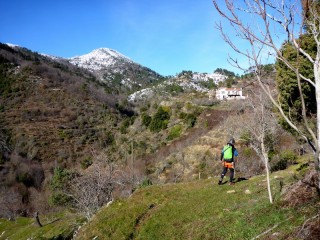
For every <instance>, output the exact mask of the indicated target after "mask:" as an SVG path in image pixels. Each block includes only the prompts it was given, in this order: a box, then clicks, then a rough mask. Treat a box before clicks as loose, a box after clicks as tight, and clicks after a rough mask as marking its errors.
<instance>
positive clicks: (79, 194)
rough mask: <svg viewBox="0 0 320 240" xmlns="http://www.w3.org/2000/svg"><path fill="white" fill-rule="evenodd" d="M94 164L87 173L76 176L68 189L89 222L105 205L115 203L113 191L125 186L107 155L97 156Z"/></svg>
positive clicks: (119, 172)
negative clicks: (117, 187)
mask: <svg viewBox="0 0 320 240" xmlns="http://www.w3.org/2000/svg"><path fill="white" fill-rule="evenodd" d="M92 153H93V156H94V163H93V164H92V165H91V166H90V167H89V168H88V169H87V170H86V172H84V173H82V174H79V175H78V176H76V177H75V178H74V179H73V180H72V182H71V184H70V187H69V189H68V195H69V196H70V197H71V198H72V199H73V202H74V206H75V207H76V208H77V209H78V210H79V211H80V213H82V214H83V215H84V216H85V217H86V218H87V219H88V220H89V219H90V218H91V217H92V216H93V215H94V213H95V212H96V211H97V210H98V209H99V208H100V207H102V206H103V205H104V204H106V203H108V202H111V201H113V191H114V190H115V188H116V186H117V185H123V183H122V180H123V179H124V177H123V176H122V173H121V171H119V170H117V168H116V167H117V166H116V165H115V163H114V162H112V161H111V160H110V159H109V158H108V156H107V155H106V154H105V153H100V154H96V153H95V152H94V151H93V152H92Z"/></svg>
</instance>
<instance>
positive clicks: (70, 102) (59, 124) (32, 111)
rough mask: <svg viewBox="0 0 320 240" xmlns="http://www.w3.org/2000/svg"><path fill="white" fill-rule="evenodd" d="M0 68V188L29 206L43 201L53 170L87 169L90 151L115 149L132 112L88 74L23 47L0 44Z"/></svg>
mask: <svg viewBox="0 0 320 240" xmlns="http://www.w3.org/2000/svg"><path fill="white" fill-rule="evenodd" d="M0 71H1V79H0V83H1V84H0V92H1V96H0V108H1V115H0V124H1V125H0V127H1V130H0V134H1V142H0V149H1V156H0V181H1V189H0V191H1V194H3V193H4V192H12V194H14V196H16V195H17V196H16V197H15V198H16V199H15V201H16V202H9V204H10V205H12V204H15V205H16V206H17V208H20V207H21V209H29V210H31V209H30V208H36V207H37V206H38V207H39V204H40V205H43V204H45V202H47V199H46V198H47V197H46V194H45V193H44V192H43V191H45V190H49V185H50V178H51V176H52V174H53V171H54V169H56V168H62V169H63V168H68V169H81V168H86V167H88V166H89V165H90V162H91V161H92V160H90V159H91V158H92V149H95V150H96V151H98V150H101V149H105V148H108V149H110V151H111V152H115V151H112V148H113V147H114V141H115V134H116V133H117V132H118V131H119V126H118V123H119V122H121V121H122V120H123V119H126V118H127V117H128V116H127V115H126V114H131V115H132V114H133V112H132V111H130V110H126V109H125V108H123V109H121V110H119V109H118V108H117V106H118V105H117V104H118V102H119V101H121V99H123V97H121V96H119V95H117V96H114V95H110V94H107V93H106V92H105V86H104V85H102V84H100V83H99V81H97V80H96V78H95V76H94V75H92V74H91V73H90V72H88V71H86V70H84V69H80V68H78V67H75V66H74V65H72V64H70V63H67V62H63V63H62V62H61V61H59V62H57V61H54V60H52V59H50V58H48V57H46V56H43V55H40V54H37V53H34V52H31V51H30V50H28V49H24V48H20V47H18V48H17V47H14V48H12V47H9V46H8V45H5V44H1V45H0ZM9 195H10V194H9ZM37 195H40V196H42V197H43V198H41V201H43V202H41V201H40V200H39V202H41V203H39V204H38V203H36V199H37V197H36V196H37ZM10 197H11V196H10ZM10 197H9V198H10ZM19 199H20V200H21V199H22V201H20V200H19ZM7 200H8V199H7ZM7 200H6V199H1V201H5V202H7ZM8 201H9V200H8ZM30 203H32V206H31V205H30ZM36 205H37V206H36ZM45 205H46V204H45ZM2 206H4V205H3V204H2ZM18 206H20V207H18ZM25 206H28V207H27V208H26V207H25ZM3 212H4V208H1V215H2V214H3ZM23 214H27V213H23Z"/></svg>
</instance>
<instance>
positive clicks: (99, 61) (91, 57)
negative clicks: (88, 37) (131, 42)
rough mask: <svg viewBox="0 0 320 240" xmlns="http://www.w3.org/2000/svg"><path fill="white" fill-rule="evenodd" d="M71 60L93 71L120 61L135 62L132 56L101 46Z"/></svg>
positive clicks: (114, 64)
mask: <svg viewBox="0 0 320 240" xmlns="http://www.w3.org/2000/svg"><path fill="white" fill-rule="evenodd" d="M69 61H70V62H71V63H72V64H74V65H76V66H78V67H82V68H86V69H88V70H89V71H92V72H94V71H100V70H103V69H107V68H110V67H112V66H116V65H117V64H119V63H129V64H133V63H134V62H133V61H132V60H131V59H130V58H128V57H126V56H124V55H123V54H121V53H119V52H117V51H115V50H113V49H109V48H99V49H96V50H93V51H92V52H90V53H88V54H85V55H82V56H77V57H73V58H70V59H69Z"/></svg>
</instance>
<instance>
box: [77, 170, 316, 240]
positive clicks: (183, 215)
mask: <svg viewBox="0 0 320 240" xmlns="http://www.w3.org/2000/svg"><path fill="white" fill-rule="evenodd" d="M297 167H298V166H295V168H297ZM299 174H300V172H299V171H295V170H294V169H293V168H291V169H289V170H286V171H281V172H276V173H274V174H273V175H272V190H273V195H274V198H275V200H276V203H275V204H274V205H270V204H269V202H268V197H267V192H266V182H265V177H264V176H257V177H254V178H251V179H249V180H244V181H240V182H238V183H237V184H236V185H235V186H229V185H228V184H224V185H223V186H218V185H217V184H216V183H217V179H208V180H204V181H196V182H192V183H181V184H168V185H159V186H151V187H147V188H143V189H140V190H138V191H137V192H135V193H134V194H133V195H132V196H131V198H129V199H128V200H122V201H121V200H119V201H116V202H114V203H112V205H111V206H109V207H106V208H104V209H102V210H101V211H100V212H99V213H98V214H97V215H96V216H95V218H94V219H93V220H92V221H91V222H90V223H89V224H87V225H85V226H84V227H82V229H81V230H80V233H79V234H78V236H77V238H76V239H93V238H95V237H97V239H252V238H254V237H256V236H258V235H259V234H261V233H264V232H265V231H266V230H268V229H270V230H271V229H272V230H271V231H270V232H268V233H266V234H265V235H264V236H263V237H261V238H262V239H299V238H297V236H296V235H295V234H296V233H297V232H299V230H300V227H301V226H302V224H303V222H304V221H305V220H306V219H308V218H310V217H312V216H314V215H316V214H317V212H318V211H319V206H320V205H319V204H320V202H319V199H317V200H315V201H313V200H312V201H310V202H304V203H302V204H301V205H299V206H298V207H297V206H295V207H293V206H290V203H285V202H283V201H282V200H281V194H283V193H284V192H285V191H284V190H283V189H284V188H286V187H287V186H288V185H289V184H290V183H292V182H294V181H295V178H296V177H297V176H298V175H299ZM301 239H303V238H301Z"/></svg>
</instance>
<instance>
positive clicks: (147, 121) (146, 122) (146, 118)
mask: <svg viewBox="0 0 320 240" xmlns="http://www.w3.org/2000/svg"><path fill="white" fill-rule="evenodd" d="M151 120H152V118H151V117H150V116H149V115H148V114H146V113H143V114H142V116H141V121H142V125H144V126H146V127H149V125H150V123H151Z"/></svg>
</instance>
